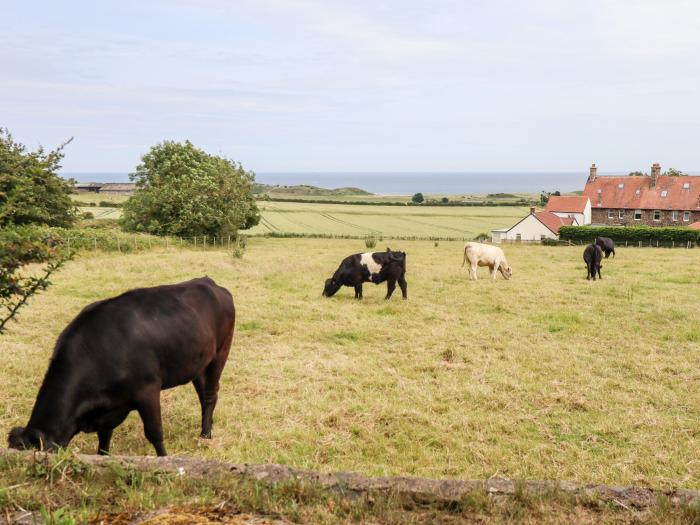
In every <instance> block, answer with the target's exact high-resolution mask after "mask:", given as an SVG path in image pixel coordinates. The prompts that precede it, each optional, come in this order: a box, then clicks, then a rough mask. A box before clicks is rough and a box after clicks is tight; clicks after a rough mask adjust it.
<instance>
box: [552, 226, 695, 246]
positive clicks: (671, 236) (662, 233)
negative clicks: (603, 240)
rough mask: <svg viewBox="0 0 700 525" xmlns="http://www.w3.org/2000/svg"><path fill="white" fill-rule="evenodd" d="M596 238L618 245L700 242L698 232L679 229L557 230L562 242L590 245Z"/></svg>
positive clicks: (577, 228) (594, 228)
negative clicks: (621, 243) (609, 239)
mask: <svg viewBox="0 0 700 525" xmlns="http://www.w3.org/2000/svg"><path fill="white" fill-rule="evenodd" d="M596 237H610V238H611V239H612V240H613V241H615V242H618V243H619V242H625V241H627V242H631V243H639V241H642V242H643V243H650V242H656V241H659V242H664V243H671V242H674V243H676V244H687V243H688V242H691V243H693V244H696V243H698V241H700V230H694V229H692V228H681V227H668V228H654V227H652V226H629V227H625V226H562V227H561V228H560V229H559V238H560V239H562V240H569V241H575V242H585V243H590V242H593V240H594V239H595V238H596Z"/></svg>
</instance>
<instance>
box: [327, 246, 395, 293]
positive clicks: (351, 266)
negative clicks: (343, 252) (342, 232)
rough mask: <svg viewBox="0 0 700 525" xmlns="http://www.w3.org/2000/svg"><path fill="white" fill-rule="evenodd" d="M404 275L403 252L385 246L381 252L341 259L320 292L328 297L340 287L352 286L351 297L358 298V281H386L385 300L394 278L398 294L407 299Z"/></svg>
mask: <svg viewBox="0 0 700 525" xmlns="http://www.w3.org/2000/svg"><path fill="white" fill-rule="evenodd" d="M405 275H406V253H405V252H392V251H391V250H389V248H387V250H386V251H385V252H374V253H372V252H367V253H356V254H354V255H350V256H349V257H346V258H345V259H343V262H341V263H340V266H339V267H338V269H337V270H336V271H335V273H334V274H333V277H331V278H330V279H326V283H325V285H324V287H323V295H325V296H326V297H332V296H333V295H335V293H336V292H337V291H338V290H340V287H341V286H352V287H354V288H355V298H356V299H362V283H370V282H371V283H374V284H379V283H383V282H384V281H386V283H387V290H386V299H389V298H390V297H391V294H392V293H394V290H395V289H396V283H397V281H398V283H399V286H400V287H401V294H402V295H403V298H404V299H407V298H408V295H407V294H408V284H407V283H406V277H405Z"/></svg>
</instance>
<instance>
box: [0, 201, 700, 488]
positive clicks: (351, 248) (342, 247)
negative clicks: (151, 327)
mask: <svg viewBox="0 0 700 525" xmlns="http://www.w3.org/2000/svg"><path fill="white" fill-rule="evenodd" d="M495 210H497V211H501V209H500V208H496V209H495ZM505 210H509V208H508V209H505ZM385 244H388V243H382V244H380V245H378V246H377V249H378V250H383V249H384V248H385ZM389 245H390V246H391V248H392V249H397V250H398V249H400V250H404V251H406V252H407V253H408V256H407V267H408V272H407V275H406V277H407V280H408V285H409V288H408V294H409V299H408V301H406V302H404V301H402V300H401V299H400V296H396V295H395V296H394V298H392V300H390V301H388V302H387V301H384V300H383V297H384V294H385V290H386V288H385V286H384V285H380V286H374V285H365V291H364V295H365V298H364V300H363V301H356V300H354V299H353V298H352V291H351V290H350V289H347V288H345V289H342V290H341V291H340V292H339V293H338V294H337V295H336V296H335V297H333V298H331V299H326V298H323V297H321V290H322V286H323V280H324V279H325V278H326V277H328V276H330V275H331V274H332V272H333V271H334V270H335V268H336V267H337V265H338V263H339V262H340V260H341V259H342V258H343V257H344V256H346V255H348V254H350V253H354V252H359V251H365V249H364V243H362V242H361V241H358V240H328V239H263V238H252V239H251V240H250V242H249V247H248V249H247V251H246V253H245V255H244V257H243V258H242V259H234V258H232V257H231V255H230V254H228V253H226V252H225V251H214V250H211V251H194V250H189V249H175V248H170V249H169V250H166V249H156V250H153V251H149V252H145V253H138V254H128V255H123V254H121V255H120V254H115V253H102V252H97V253H96V254H85V255H83V256H81V257H79V258H78V259H76V260H74V261H72V262H70V263H69V264H67V266H66V267H65V268H64V269H63V270H62V271H61V272H60V273H58V274H56V275H55V277H54V278H52V280H53V282H54V285H53V286H52V287H51V288H50V289H49V290H48V291H47V292H45V293H43V294H41V295H40V296H38V297H36V298H34V299H32V301H31V302H30V304H29V305H28V306H27V307H26V308H25V309H24V310H23V311H22V312H21V313H20V316H19V322H17V323H12V324H11V327H10V331H9V333H8V334H7V335H6V336H3V338H2V354H3V363H4V366H3V367H2V369H1V370H0V383H1V384H2V385H3V389H2V393H1V394H0V395H1V396H2V402H1V403H0V428H2V431H3V433H6V432H7V431H8V430H9V429H10V428H11V427H13V426H15V425H20V424H21V425H24V424H25V423H26V422H27V420H28V418H29V414H30V411H31V408H32V406H33V402H34V399H35V396H36V393H37V389H38V387H39V385H40V382H41V379H42V377H43V374H44V372H45V370H46V366H47V362H48V359H49V357H50V355H51V351H52V345H53V343H54V341H55V339H56V337H57V336H58V334H59V333H60V331H61V330H62V329H63V328H64V327H65V326H66V324H67V323H68V322H69V321H70V320H71V319H72V318H73V317H74V316H75V315H76V314H77V313H78V312H79V311H80V310H81V308H83V307H84V306H85V305H86V304H88V303H90V302H92V301H95V300H98V299H101V298H105V297H109V296H113V295H115V294H118V293H120V292H123V291H125V290H127V289H130V288H133V287H138V286H150V285H156V284H162V283H170V282H177V281H181V280H184V279H188V278H191V277H195V276H201V275H204V274H207V275H209V276H211V277H212V278H214V279H215V280H216V281H217V282H218V283H219V284H221V285H223V286H225V287H227V288H229V289H230V290H231V292H232V293H233V295H234V299H235V302H236V306H237V327H236V337H235V340H234V344H233V347H232V351H231V356H230V358H229V361H228V364H227V366H226V368H225V370H224V375H223V377H222V384H221V391H220V396H219V405H218V407H217V409H216V412H215V415H214V431H213V433H214V438H213V440H210V441H209V440H200V439H198V438H197V436H198V433H199V404H198V402H197V399H196V395H195V392H194V389H193V388H192V387H191V386H190V385H187V386H183V387H179V388H176V389H173V390H169V391H166V392H164V393H163V396H162V399H163V422H164V429H165V443H166V447H167V448H168V451H169V453H170V454H173V455H190V456H197V457H207V458H216V459H224V460H227V461H233V462H240V463H263V462H276V463H284V464H289V465H293V466H295V467H299V468H310V469H318V470H323V471H336V470H350V471H358V472H361V473H363V474H366V475H418V476H427V477H435V478H438V477H454V478H487V477H489V476H505V477H512V478H527V479H575V480H579V481H583V482H600V483H608V484H637V485H652V486H659V487H670V486H684V487H687V488H700V461H698V458H699V457H700V439H699V438H700V417H699V416H700V389H698V383H699V382H700V367H699V366H698V364H699V360H700V359H699V357H698V356H699V355H700V329H699V328H698V324H697V319H698V318H699V317H700V303H699V302H698V301H697V274H696V266H697V265H696V261H697V252H696V251H695V250H685V249H676V250H670V249H654V248H642V249H640V248H628V249H625V248H621V249H620V250H619V251H618V254H617V258H616V259H615V260H612V259H611V260H607V261H604V263H603V269H602V274H603V279H602V281H598V282H595V283H593V282H588V281H586V280H585V273H586V272H585V267H584V264H583V261H582V258H581V253H582V249H581V247H547V246H507V247H506V248H505V251H506V255H507V256H508V260H509V262H510V264H511V265H512V266H513V279H512V280H510V281H504V280H503V279H502V278H500V276H499V280H498V281H497V282H495V283H493V282H491V281H490V280H488V279H486V275H487V273H486V270H485V269H483V268H482V269H480V271H479V278H480V280H479V281H477V282H469V281H468V279H467V271H466V269H465V268H461V267H460V265H461V260H462V243H459V242H440V243H439V245H438V246H435V245H434V243H432V242H426V241H410V242H409V241H402V242H399V241H392V242H391V243H390V244H389ZM96 445H97V439H96V436H95V435H94V434H93V435H84V434H83V435H80V436H79V437H77V438H76V439H75V440H74V441H73V443H72V446H73V447H76V448H78V449H80V450H81V451H83V452H88V453H93V452H94V450H95V449H96ZM112 447H113V448H112V453H114V454H129V455H134V454H147V455H151V454H153V449H152V447H151V446H150V444H148V442H147V441H146V439H145V437H144V436H143V431H142V428H141V422H140V420H139V419H138V416H136V414H132V415H131V416H130V417H129V418H128V419H127V421H126V422H125V423H124V424H123V425H122V426H121V427H119V428H118V429H117V430H116V431H115V433H114V439H113V442H112Z"/></svg>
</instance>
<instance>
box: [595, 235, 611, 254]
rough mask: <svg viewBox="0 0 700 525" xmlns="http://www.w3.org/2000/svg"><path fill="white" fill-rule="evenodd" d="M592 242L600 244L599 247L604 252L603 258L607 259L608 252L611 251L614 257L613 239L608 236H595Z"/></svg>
mask: <svg viewBox="0 0 700 525" xmlns="http://www.w3.org/2000/svg"><path fill="white" fill-rule="evenodd" d="M593 244H597V245H598V246H600V249H601V250H603V251H604V252H605V258H606V259H607V258H608V257H610V254H611V253H612V255H613V259H614V258H615V243H614V242H613V240H612V239H611V238H609V237H596V238H595V242H594V243H593Z"/></svg>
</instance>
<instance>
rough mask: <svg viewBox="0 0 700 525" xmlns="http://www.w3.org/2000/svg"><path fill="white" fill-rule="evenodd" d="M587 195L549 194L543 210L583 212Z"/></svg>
mask: <svg viewBox="0 0 700 525" xmlns="http://www.w3.org/2000/svg"><path fill="white" fill-rule="evenodd" d="M587 202H588V197H584V196H581V197H578V196H569V195H565V196H564V195H550V197H549V200H548V201H547V206H546V208H545V211H557V212H559V213H583V212H584V211H585V209H586V203H587Z"/></svg>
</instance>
